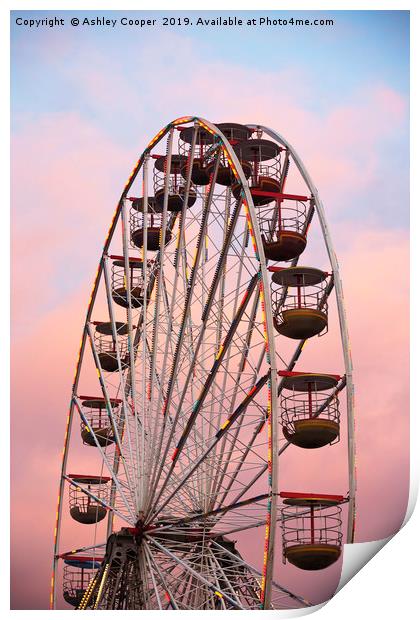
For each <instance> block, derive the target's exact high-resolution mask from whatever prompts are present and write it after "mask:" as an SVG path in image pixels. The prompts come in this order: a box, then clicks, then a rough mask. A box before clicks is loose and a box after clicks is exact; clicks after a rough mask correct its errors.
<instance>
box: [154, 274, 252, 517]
mask: <svg viewBox="0 0 420 620" xmlns="http://www.w3.org/2000/svg"><path fill="white" fill-rule="evenodd" d="M257 281H258V276H257V275H255V276H254V277H253V278H252V279H251V282H250V283H249V285H248V288H247V291H246V295H245V296H244V298H243V300H242V304H241V306H240V307H239V309H238V312H237V315H236V317H235V319H234V321H233V322H232V324H231V326H230V329H229V331H228V333H227V335H226V337H225V339H224V342H223V345H222V346H221V348H220V351H219V353H218V354H217V356H216V359H215V361H214V364H213V367H212V369H211V371H210V373H209V375H208V376H207V379H206V381H205V383H204V385H203V388H202V391H201V394H200V396H199V398H198V400H197V401H196V402H195V404H194V409H193V411H192V413H191V415H190V417H189V419H188V421H187V424H186V426H185V428H184V430H183V433H182V435H181V438H180V439H179V441H178V443H177V446H176V449H175V452H174V455H173V457H172V464H171V466H170V470H169V472H168V474H167V476H166V479H165V481H164V482H163V484H162V486H161V489H160V492H159V494H158V496H157V498H156V500H155V506H156V504H157V502H158V501H159V499H160V497H161V496H162V493H163V491H164V489H165V487H166V485H167V483H168V480H169V478H170V476H171V474H172V472H173V470H174V467H175V465H176V463H177V461H178V459H179V455H180V453H181V451H182V449H183V447H184V445H185V442H186V440H187V437H188V435H189V433H190V431H191V428H192V426H193V425H194V423H195V420H196V419H197V416H198V414H199V412H200V408H201V407H202V405H203V402H204V400H205V398H206V396H207V394H208V392H209V389H210V387H211V385H212V382H213V381H214V378H215V376H216V373H217V370H218V369H219V367H220V365H221V363H222V361H223V358H224V355H225V353H226V351H227V350H228V348H229V345H230V343H231V341H232V338H233V336H234V334H235V332H236V329H237V327H238V325H239V322H240V320H241V318H242V316H243V314H244V311H245V308H246V306H247V304H248V302H249V299H250V297H251V295H252V292H253V290H254V288H255V286H256V284H257ZM197 350H198V349H196V352H195V355H197ZM191 374H192V370H191V368H190V371H189V374H188V381H189V379H190V377H191ZM188 381H186V383H185V384H186V385H187V384H188ZM185 391H186V390H185V388H184V392H183V394H182V396H181V402H180V405H179V407H178V410H177V413H176V415H175V420H177V419H178V416H179V413H180V408H181V406H182V402H183V398H184V397H185ZM172 436H173V432H171V434H170V437H169V441H170V440H171V439H172ZM168 449H169V448H167V451H166V454H167V452H168Z"/></svg>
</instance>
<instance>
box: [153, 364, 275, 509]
mask: <svg viewBox="0 0 420 620" xmlns="http://www.w3.org/2000/svg"><path fill="white" fill-rule="evenodd" d="M268 378H269V375H268V373H267V374H266V375H264V376H263V377H261V379H260V380H259V381H258V382H257V383H256V384H255V386H254V387H253V388H252V390H251V391H250V392H249V393H248V395H247V396H246V397H245V399H244V400H243V401H242V403H241V404H240V405H239V406H238V407H237V408H236V410H235V411H234V413H233V414H232V415H231V416H230V417H229V418H228V419H227V420H226V422H225V423H224V424H223V425H222V426H221V427H220V429H219V430H218V431H217V433H216V434H215V436H214V438H213V440H212V442H211V443H210V446H209V447H208V448H207V449H206V450H205V451H204V453H203V454H202V455H201V456H200V458H199V459H198V460H197V461H196V462H195V464H194V465H193V466H192V468H191V469H190V470H189V471H188V472H187V474H185V475H184V477H183V478H182V480H181V481H180V483H179V484H178V485H177V486H175V488H174V489H173V490H172V491H171V492H170V494H169V496H168V497H166V498H165V500H164V501H163V502H162V503H161V504H160V505H159V507H158V508H157V509H156V511H155V512H154V513H153V515H152V516H153V517H155V516H156V515H157V514H159V513H160V512H161V511H162V509H163V508H164V507H165V506H166V505H167V504H168V503H169V502H170V501H171V499H172V498H173V497H174V496H175V495H176V494H177V493H178V492H179V490H180V488H181V487H182V486H183V485H184V484H185V483H186V482H187V480H188V479H189V478H190V477H191V476H192V475H193V473H194V472H195V471H196V470H197V469H198V467H199V466H200V465H201V464H202V463H203V461H204V460H205V459H206V458H207V456H208V455H209V454H210V452H211V451H212V450H213V449H214V447H215V446H216V444H217V443H218V442H219V441H220V439H221V438H222V437H223V436H224V435H225V433H227V432H228V430H229V429H230V428H231V426H232V425H233V424H234V422H235V421H236V420H237V418H238V417H239V416H240V415H241V413H242V412H243V411H244V410H245V409H246V408H247V407H248V405H249V403H250V402H251V401H252V400H253V399H254V398H255V397H256V396H257V394H258V393H259V391H260V390H261V389H262V388H263V386H264V385H265V384H266V383H267V381H268ZM173 470H174V463H173V462H172V465H171V466H170V469H169V471H168V474H167V478H166V480H168V479H169V476H170V475H171V474H172V473H173Z"/></svg>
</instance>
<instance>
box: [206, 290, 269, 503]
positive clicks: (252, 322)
mask: <svg viewBox="0 0 420 620" xmlns="http://www.w3.org/2000/svg"><path fill="white" fill-rule="evenodd" d="M259 300H260V296H259V291H257V294H256V295H255V299H254V304H253V307H252V310H251V313H250V318H249V323H248V331H247V334H246V342H245V346H244V349H243V351H242V354H241V358H240V361H239V364H238V371H237V375H236V377H235V380H234V391H233V395H232V397H231V404H230V410H229V415H231V414H232V413H233V411H234V408H235V404H236V399H237V395H238V390H239V385H240V382H241V376H242V374H243V372H244V370H245V365H246V362H247V359H248V354H249V350H250V344H251V339H252V334H253V328H254V325H255V319H256V314H257V308H258V304H259ZM255 379H256V375H255V376H254V381H255ZM224 387H225V386H224ZM224 391H225V390H223V392H224ZM245 411H246V410H245V409H244V411H243V413H242V414H241V418H240V419H239V421H238V425H237V428H236V431H235V433H234V434H233V437H232V438H231V441H230V445H229V449H228V453H227V458H226V459H225V464H224V467H223V471H222V473H221V475H220V477H219V481H217V479H216V478H215V479H214V483H213V489H212V496H213V497H214V498H216V496H217V494H218V493H219V491H220V487H221V486H222V484H223V478H224V476H225V474H226V470H227V467H228V464H229V462H230V459H231V456H232V452H233V450H234V447H235V444H236V440H237V438H238V434H239V431H240V428H241V422H242V420H243V418H244V416H245ZM227 439H228V435H227V434H226V435H225V437H224V438H223V441H222V443H221V445H220V455H219V467H220V466H221V462H222V457H223V454H224V453H225V449H226V444H227ZM246 456H247V455H245V458H246ZM232 482H233V481H232ZM231 484H232V483H231ZM226 494H227V493H225V495H224V497H226ZM224 497H223V499H222V500H221V502H220V503H222V502H223V501H224ZM213 506H214V501H213Z"/></svg>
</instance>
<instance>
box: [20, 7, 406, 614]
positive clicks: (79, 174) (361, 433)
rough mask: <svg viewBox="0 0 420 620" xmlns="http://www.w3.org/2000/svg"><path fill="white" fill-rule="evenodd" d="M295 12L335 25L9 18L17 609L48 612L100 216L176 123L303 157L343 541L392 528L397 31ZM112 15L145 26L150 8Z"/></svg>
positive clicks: (399, 511)
mask: <svg viewBox="0 0 420 620" xmlns="http://www.w3.org/2000/svg"><path fill="white" fill-rule="evenodd" d="M66 13H67V14H66ZM304 13H305V12H303V11H299V12H290V11H287V12H285V11H282V13H281V17H282V18H286V17H294V18H295V19H296V18H300V17H310V18H318V19H320V18H329V19H334V22H335V23H334V26H333V27H291V26H288V27H281V26H279V27H272V28H259V27H252V28H245V29H238V28H236V29H235V28H204V27H195V26H191V27H170V26H168V27H163V26H159V27H157V28H155V29H148V30H147V29H141V30H140V29H138V28H134V27H133V28H130V27H127V26H117V27H115V28H106V27H103V28H100V27H91V26H79V27H77V28H76V27H72V26H71V25H69V24H67V25H66V26H63V27H61V28H48V27H44V28H38V29H28V28H26V27H24V26H17V25H16V24H15V20H16V18H17V17H24V18H25V19H26V18H28V19H30V18H37V19H40V18H43V17H52V16H57V17H64V18H66V19H68V18H69V17H72V16H73V15H77V16H79V17H82V18H83V17H85V16H86V17H89V18H90V19H92V18H94V17H96V16H97V15H98V14H97V13H95V12H86V13H85V14H83V15H82V13H81V12H73V11H71V12H62V13H53V12H50V11H48V12H47V11H36V12H14V13H12V17H11V45H12V47H11V58H12V84H11V87H12V428H11V432H12V442H11V446H12V489H11V502H12V506H11V507H12V533H11V543H12V568H11V570H12V608H14V609H45V608H47V606H48V595H49V580H50V572H51V554H52V534H53V528H54V516H55V505H56V495H57V488H58V478H59V468H60V456H61V450H62V442H63V434H64V425H65V417H66V413H67V407H68V401H69V398H70V389H71V382H72V377H73V372H74V365H75V361H76V355H77V350H78V346H79V342H80V334H81V330H82V327H83V322H84V315H85V311H86V306H87V302H88V297H89V293H90V287H91V283H92V279H93V276H94V273H95V271H96V266H97V263H98V259H99V256H100V252H101V249H102V244H103V239H104V236H105V233H106V231H107V229H108V226H109V222H110V218H111V216H112V213H113V210H114V208H115V205H116V202H117V200H118V198H119V195H120V193H121V189H122V187H123V185H124V183H125V181H126V179H127V177H128V175H129V173H130V171H131V169H132V167H133V165H134V163H135V161H136V160H137V158H138V156H139V154H140V153H141V152H142V151H143V149H144V147H145V145H146V144H147V143H148V142H149V140H150V138H151V137H152V136H154V135H155V134H156V132H157V131H158V130H159V129H160V128H161V127H162V126H163V125H166V124H167V123H168V122H169V121H170V120H172V119H174V118H177V117H179V116H184V115H188V114H192V115H198V116H201V117H204V118H207V119H209V120H211V121H213V122H221V121H236V122H243V123H251V122H257V123H260V124H262V125H267V126H269V127H272V128H273V129H275V130H277V131H278V132H279V133H280V134H282V135H284V136H285V138H286V139H287V140H288V141H289V142H291V143H292V144H293V145H294V146H295V148H296V149H297V151H298V153H299V154H300V156H301V157H302V159H303V161H304V162H305V164H306V166H307V168H308V170H309V171H310V174H311V176H312V178H313V179H314V181H315V184H316V185H317V187H318V189H319V191H320V195H321V197H322V199H323V202H324V206H325V208H326V213H327V218H328V221H329V224H330V227H331V232H332V236H333V239H334V244H335V249H336V253H337V255H338V258H339V262H340V267H341V271H342V279H343V283H344V292H345V299H346V303H347V315H348V320H349V330H350V336H351V343H352V354H353V363H354V366H355V382H356V425H357V427H356V441H357V467H358V480H359V486H358V506H359V508H358V518H357V524H356V540H357V541H359V542H362V541H368V540H374V539H378V538H384V537H385V536H388V535H390V534H392V533H394V532H396V531H397V529H398V528H399V526H400V524H401V522H402V520H403V518H404V514H405V508H406V502H407V493H408V462H409V455H408V432H409V428H408V419H409V418H408V337H409V335H408V225H409V221H408V219H409V210H408V200H409V197H408V169H409V162H408V154H409V128H408V116H409V108H408V106H409V83H408V80H409V18H408V13H407V12H403V11H401V12H398V11H389V12H386V11H384V12H379V11H377V12H373V11H364V12H356V11H354V12H349V11H337V12H331V11H328V12H324V11H323V12H318V15H314V13H315V12H310V13H308V15H307V16H306V15H304ZM220 14H221V13H220V12H216V13H215V14H214V15H212V14H211V13H209V12H207V13H204V12H203V13H197V14H195V15H193V17H194V19H195V18H196V17H198V16H202V17H207V18H208V17H215V16H217V15H220ZM229 14H233V12H228V13H226V16H227V15H229ZM99 15H100V16H101V17H102V16H103V17H105V18H107V17H109V18H113V19H119V18H120V17H121V16H122V15H123V13H120V12H101V13H100V14H99ZM127 15H128V16H130V17H141V18H146V19H147V18H156V19H158V20H159V19H160V17H162V15H163V13H159V12H155V13H152V12H144V13H143V14H140V13H139V12H138V14H137V15H135V14H134V12H129V13H128V14H127ZM176 15H177V16H178V15H179V16H180V17H181V18H182V17H184V16H186V15H187V13H183V12H179V13H178V12H177V13H176ZM188 15H189V16H190V17H191V13H189V14H188ZM235 15H236V16H237V17H243V18H247V17H256V18H257V19H258V18H259V17H260V16H264V15H268V16H270V17H271V18H273V19H275V18H276V17H279V14H277V15H276V13H274V12H272V14H271V15H270V13H268V12H261V13H258V12H252V13H251V14H250V15H246V14H244V13H242V14H241V13H239V12H235ZM29 472H35V473H36V484H34V478H33V477H32V476H30V475H29ZM28 506H30V507H31V514H32V523H33V526H32V527H31V528H28V527H27V520H28ZM325 588H326V595H327V590H328V587H327V586H325ZM329 588H330V590H331V591H332V590H333V589H334V588H333V587H332V585H330V586H329Z"/></svg>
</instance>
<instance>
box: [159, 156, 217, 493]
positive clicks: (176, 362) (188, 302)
mask: <svg viewBox="0 0 420 620" xmlns="http://www.w3.org/2000/svg"><path fill="white" fill-rule="evenodd" d="M219 160H220V152H219V154H218V156H217V159H216V165H215V172H214V175H213V178H212V181H211V184H210V189H209V192H208V194H207V197H206V203H205V206H204V209H203V216H202V222H201V226H200V232H199V235H198V240H197V248H196V254H195V258H194V263H193V266H192V269H191V274H190V280H189V284H188V290H187V296H186V300H185V306H184V312H183V316H182V321H181V326H180V331H179V334H178V339H177V345H176V348H175V355H174V357H173V362H172V369H171V372H170V375H169V380H168V387H167V393H166V398H165V403H164V407H163V416H164V418H166V416H167V414H168V410H169V406H170V403H171V398H172V391H173V389H174V386H175V378H176V373H177V371H178V365H179V361H180V355H181V351H182V339H183V337H184V335H185V330H186V327H187V322H188V318H189V317H190V307H191V299H192V291H193V289H194V284H195V280H196V274H197V269H198V263H199V260H200V256H201V252H202V249H203V231H204V228H205V225H206V221H207V218H208V214H209V209H210V204H211V200H212V195H213V191H214V186H215V183H216V175H217V170H218V166H219ZM181 238H182V235H181ZM178 416H179V409H178V411H177V414H176V415H175V418H174V422H173V424H172V428H171V430H170V433H169V438H168V440H167V442H166V447H165V450H164V454H163V457H162V459H161V463H160V465H159V466H158V469H157V473H156V475H155V477H154V479H153V483H152V484H153V485H154V486H156V487H157V483H158V481H159V477H160V475H161V473H162V470H163V466H164V463H165V459H166V456H167V454H168V451H169V449H170V444H171V440H172V437H173V433H174V429H175V426H176V423H177V420H178ZM162 437H163V434H162ZM159 454H160V450H159ZM159 496H160V495H159ZM159 496H158V498H157V500H155V504H156V501H158V499H159Z"/></svg>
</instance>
